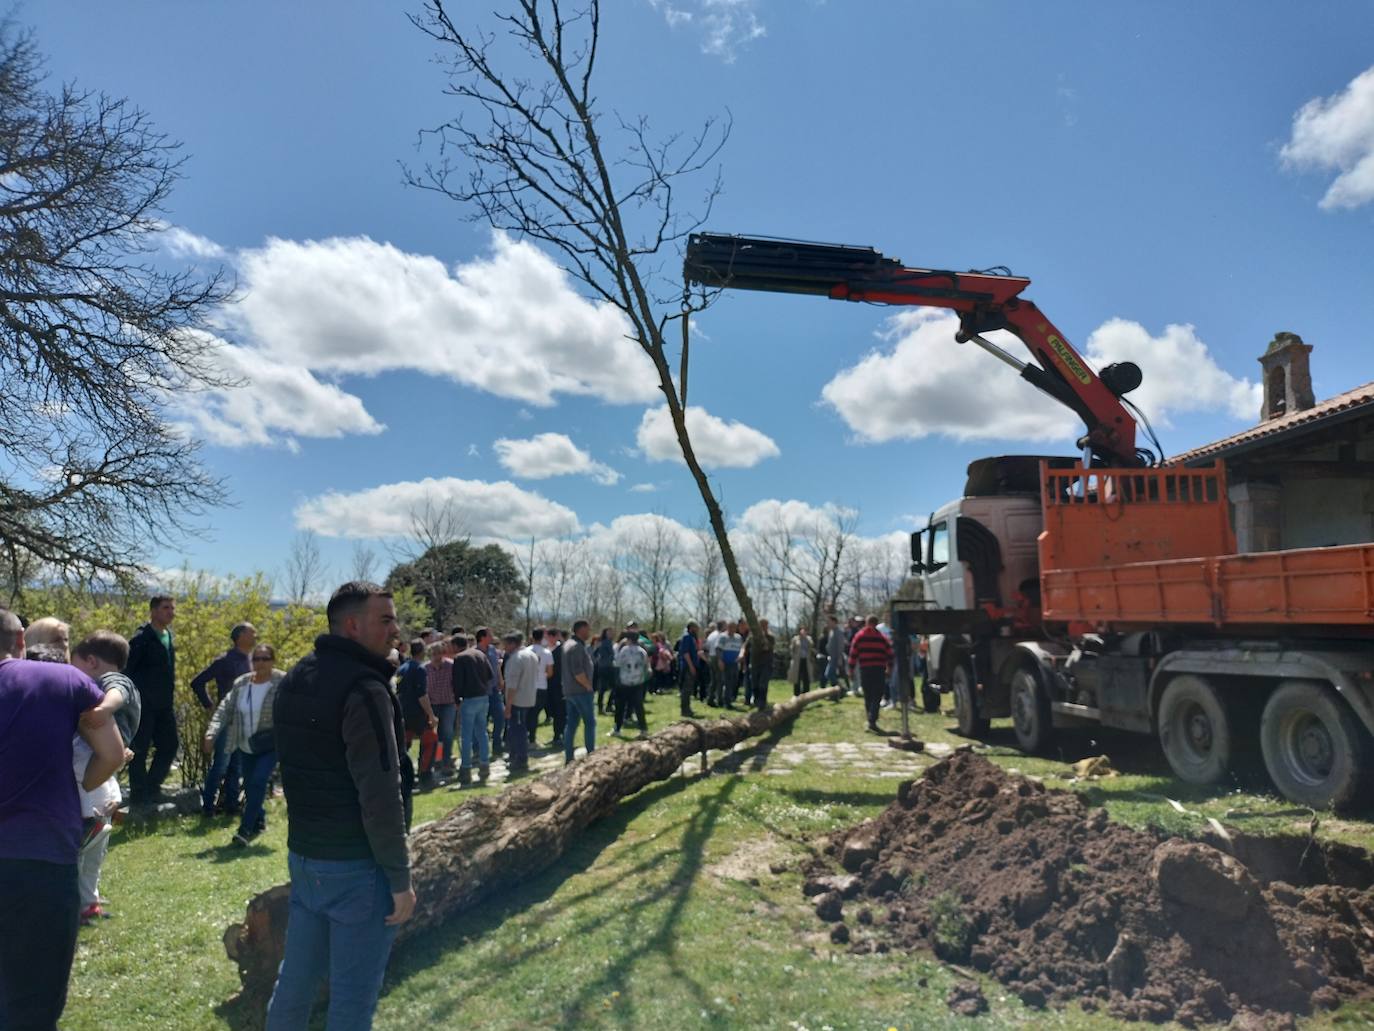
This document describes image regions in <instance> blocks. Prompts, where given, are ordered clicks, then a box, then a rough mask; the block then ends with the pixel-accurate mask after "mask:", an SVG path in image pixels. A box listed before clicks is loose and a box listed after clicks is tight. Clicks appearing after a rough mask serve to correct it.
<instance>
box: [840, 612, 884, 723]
mask: <svg viewBox="0 0 1374 1031" xmlns="http://www.w3.org/2000/svg"><path fill="white" fill-rule="evenodd" d="M849 664H850V665H851V666H853V667H856V668H857V669H858V671H859V684H860V686H861V687H862V688H863V692H864V709H865V711H867V713H868V729H869V730H870V731H872V732H873V733H877V731H878V711H879V709H880V708H881V706H882V701H883V693H884V692H885V691H886V690H887V675H888V672H889V671H890V670H891V669H892V642H890V641H889V640H888V639H887V638H886V637H885V636H884V635H883V632H882V631H881V630H879V629H878V617H877V616H869V617H868V618H867V619H866V620H864V625H863V628H862V629H861V630H860V631H859V632H858V633H856V634H855V635H854V640H852V641H850V642H849Z"/></svg>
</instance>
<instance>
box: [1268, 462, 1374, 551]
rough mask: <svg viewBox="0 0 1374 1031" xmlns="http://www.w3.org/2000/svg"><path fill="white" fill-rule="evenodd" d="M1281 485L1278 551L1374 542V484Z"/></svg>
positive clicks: (1351, 481) (1305, 481) (1284, 482)
mask: <svg viewBox="0 0 1374 1031" xmlns="http://www.w3.org/2000/svg"><path fill="white" fill-rule="evenodd" d="M1281 482H1282V490H1281V491H1280V497H1281V499H1282V500H1281V501H1280V508H1281V510H1282V515H1281V524H1280V530H1279V540H1280V547H1284V548H1322V547H1326V546H1327V545H1331V544H1364V543H1366V542H1368V541H1371V540H1374V484H1370V483H1369V482H1368V481H1365V480H1358V479H1320V480H1316V479H1298V478H1285V479H1284V480H1282V481H1281Z"/></svg>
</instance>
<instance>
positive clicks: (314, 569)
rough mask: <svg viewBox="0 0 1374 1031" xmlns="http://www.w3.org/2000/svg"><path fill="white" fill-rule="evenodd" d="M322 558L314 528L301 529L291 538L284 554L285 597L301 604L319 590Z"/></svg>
mask: <svg viewBox="0 0 1374 1031" xmlns="http://www.w3.org/2000/svg"><path fill="white" fill-rule="evenodd" d="M324 575H325V569H324V559H323V558H322V557H321V556H320V540H319V537H318V536H316V534H315V531H314V530H302V531H300V532H299V533H298V534H296V536H295V537H293V538H292V539H291V551H290V552H289V553H288V554H287V556H286V575H285V579H286V598H287V601H290V602H293V603H294V604H296V605H303V604H305V603H306V602H308V601H309V600H311V599H312V598H313V597H315V595H317V594H318V593H319V592H320V589H321V584H322V583H323V582H324Z"/></svg>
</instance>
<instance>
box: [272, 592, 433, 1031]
mask: <svg viewBox="0 0 1374 1031" xmlns="http://www.w3.org/2000/svg"><path fill="white" fill-rule="evenodd" d="M325 615H326V618H327V619H328V621H329V632H328V633H327V634H321V635H320V636H319V637H317V638H315V650H314V651H313V652H311V654H309V655H307V656H306V657H305V658H304V659H302V660H301V661H300V662H298V663H297V664H296V665H295V667H294V668H293V669H292V670H291V672H290V673H288V674H287V675H286V678H285V679H284V680H282V682H281V685H280V686H279V687H278V688H277V694H276V699H275V702H274V706H273V730H274V731H275V733H276V741H277V756H278V759H279V761H280V763H281V772H282V787H283V788H284V789H285V791H286V821H287V837H286V844H287V848H288V849H289V850H290V855H289V856H288V866H289V869H290V871H291V910H290V916H289V918H288V920H287V925H286V953H285V956H284V957H283V958H282V964H281V970H280V972H279V973H278V975H277V985H276V988H275V989H274V990H273V992H272V1001H271V1003H269V1005H268V1009H267V1028H268V1031H295V1029H297V1028H303V1027H306V1026H307V1025H308V1024H309V1022H310V1010H311V1008H312V1006H313V1005H314V1002H315V998H316V996H317V995H318V994H319V987H320V982H321V981H323V980H325V979H328V982H329V1015H328V1020H327V1023H326V1025H325V1026H326V1027H327V1028H328V1031H350V1029H365V1028H369V1027H371V1026H372V1014H373V1011H374V1010H376V1008H377V996H378V995H379V994H380V992H381V989H382V975H383V974H384V973H385V972H386V963H387V959H388V957H389V956H390V955H391V945H392V942H393V941H394V940H395V938H396V929H397V928H398V927H399V926H400V925H401V924H403V923H405V922H406V921H407V920H409V919H410V916H411V914H412V913H413V912H414V910H415V891H414V889H413V888H412V887H411V884H410V855H409V852H408V850H407V847H406V827H405V807H404V803H403V800H402V797H401V775H400V755H401V753H402V751H403V749H404V747H405V745H404V741H405V724H404V722H403V720H402V716H401V710H400V705H399V704H398V703H397V702H396V700H395V698H394V696H393V695H392V694H391V691H390V690H389V687H388V684H389V681H390V679H391V674H392V669H391V664H390V663H389V662H387V660H386V656H387V652H388V651H390V649H391V647H392V644H393V642H394V641H395V640H396V638H397V630H396V607H395V605H394V604H393V602H392V599H391V594H390V592H388V591H385V590H383V589H382V588H381V587H378V586H377V585H376V584H372V583H365V582H361V581H355V582H352V583H346V584H344V585H343V586H342V587H340V588H339V589H338V590H336V591H335V592H334V594H333V596H332V597H331V598H330V599H329V605H328V607H327V608H326V610H325Z"/></svg>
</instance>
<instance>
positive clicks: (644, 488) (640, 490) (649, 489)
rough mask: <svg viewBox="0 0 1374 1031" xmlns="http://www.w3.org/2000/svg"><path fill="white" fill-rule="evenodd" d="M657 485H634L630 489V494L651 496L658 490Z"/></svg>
mask: <svg viewBox="0 0 1374 1031" xmlns="http://www.w3.org/2000/svg"><path fill="white" fill-rule="evenodd" d="M658 489H659V487H658V484H657V483H636V484H635V485H634V486H633V487H631V488H630V493H631V494H652V493H654V492H655V491H656V490H658Z"/></svg>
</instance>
